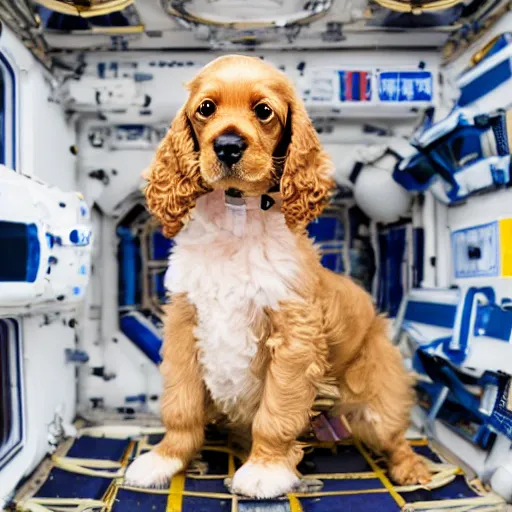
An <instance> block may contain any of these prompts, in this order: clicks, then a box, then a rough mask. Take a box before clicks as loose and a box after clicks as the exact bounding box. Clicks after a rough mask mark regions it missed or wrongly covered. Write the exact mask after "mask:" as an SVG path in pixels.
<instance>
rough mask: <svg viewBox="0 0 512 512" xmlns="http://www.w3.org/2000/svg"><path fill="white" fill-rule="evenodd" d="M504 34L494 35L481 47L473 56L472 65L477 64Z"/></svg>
mask: <svg viewBox="0 0 512 512" xmlns="http://www.w3.org/2000/svg"><path fill="white" fill-rule="evenodd" d="M502 35H503V34H498V35H497V36H494V37H493V38H492V39H491V40H490V41H489V42H488V43H487V44H486V45H485V46H484V47H483V48H480V50H478V51H477V52H476V53H474V54H473V57H471V65H472V66H476V65H477V64H478V63H479V62H480V61H481V60H482V59H483V58H484V57H485V56H486V55H487V54H488V53H489V50H490V49H491V48H492V47H493V45H494V43H496V41H497V40H498V39H499V38H500V37H501V36H502Z"/></svg>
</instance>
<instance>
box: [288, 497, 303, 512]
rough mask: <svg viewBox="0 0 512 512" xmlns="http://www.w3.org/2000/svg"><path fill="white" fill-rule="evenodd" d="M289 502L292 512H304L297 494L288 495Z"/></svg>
mask: <svg viewBox="0 0 512 512" xmlns="http://www.w3.org/2000/svg"><path fill="white" fill-rule="evenodd" d="M288 500H289V501H290V512H303V511H302V505H301V504H300V501H299V500H298V498H297V496H296V495H295V494H288Z"/></svg>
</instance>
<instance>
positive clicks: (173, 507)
mask: <svg viewBox="0 0 512 512" xmlns="http://www.w3.org/2000/svg"><path fill="white" fill-rule="evenodd" d="M184 490H185V473H178V474H177V475H175V476H174V477H173V479H172V480H171V488H170V489H169V498H168V499H167V509H166V512H181V505H182V503H183V491H184Z"/></svg>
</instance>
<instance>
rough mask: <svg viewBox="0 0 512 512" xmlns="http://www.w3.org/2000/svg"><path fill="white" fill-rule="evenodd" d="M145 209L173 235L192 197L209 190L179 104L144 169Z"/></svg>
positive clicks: (187, 211) (193, 203)
mask: <svg viewBox="0 0 512 512" xmlns="http://www.w3.org/2000/svg"><path fill="white" fill-rule="evenodd" d="M145 177H147V178H148V184H147V186H146V189H145V195H146V201H147V205H148V209H149V211H150V212H151V213H152V214H153V215H154V216H155V217H156V218H157V219H158V220H159V221H160V222H161V224H162V231H163V233H164V235H165V236H167V237H169V238H171V237H173V236H175V235H176V234H177V233H178V232H179V231H180V229H181V228H182V227H183V221H184V218H185V216H186V215H187V214H188V213H189V212H190V210H191V209H192V208H194V206H195V203H196V199H197V198H198V197H200V196H201V195H203V194H205V193H206V192H208V191H209V188H208V186H207V184H206V183H205V182H204V180H203V178H202V177H201V173H200V170H199V152H198V151H196V148H195V139H194V135H193V131H192V126H191V124H190V121H189V119H188V117H187V115H186V113H185V108H184V107H183V108H182V109H181V110H180V111H179V112H178V114H177V115H176V117H175V119H174V121H173V122H172V124H171V127H170V129H169V131H168V132H167V134H166V135H165V137H164V138H163V140H162V141H161V142H160V145H159V146H158V149H157V152H156V155H155V158H154V160H153V162H152V164H151V165H150V167H149V169H147V170H146V171H145Z"/></svg>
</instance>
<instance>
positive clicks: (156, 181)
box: [127, 56, 430, 498]
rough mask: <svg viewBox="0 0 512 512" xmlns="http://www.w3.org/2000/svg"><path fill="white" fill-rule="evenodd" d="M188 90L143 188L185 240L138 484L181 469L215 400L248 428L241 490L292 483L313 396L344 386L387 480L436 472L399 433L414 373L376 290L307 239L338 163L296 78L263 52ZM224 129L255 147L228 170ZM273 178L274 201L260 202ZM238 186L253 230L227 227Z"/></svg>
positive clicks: (230, 61)
mask: <svg viewBox="0 0 512 512" xmlns="http://www.w3.org/2000/svg"><path fill="white" fill-rule="evenodd" d="M188 89H189V93H190V94H189V98H188V101H187V103H186V104H185V106H184V107H183V108H182V109H181V110H180V112H179V113H178V115H177V117H176V119H175V120H174V122H173V124H172V126H171V128H170V130H169V132H168V133H167V135H166V137H165V138H164V140H163V141H162V143H161V144H160V147H159V148H158V151H157V154H156V157H155V160H154V162H153V164H152V165H151V167H150V169H149V172H148V173H147V175H148V180H149V183H148V186H147V189H146V197H147V203H148V206H149V209H150V211H151V212H152V213H153V214H154V215H155V216H156V217H157V218H158V219H159V220H160V222H161V223H162V226H163V229H164V233H165V234H166V235H167V236H172V237H175V242H176V246H175V249H174V252H173V255H172V256H171V258H170V270H169V272H170V274H169V278H168V280H167V284H168V286H169V288H170V291H171V294H172V298H171V303H170V305H169V306H167V309H168V314H167V318H166V327H165V342H164V348H163V356H164V361H163V363H162V367H161V369H162V374H163V377H164V381H165V388H164V393H163V398H162V417H163V421H164V424H165V426H166V428H167V433H166V435H165V437H164V439H163V441H162V442H161V443H160V444H159V445H158V446H157V447H156V448H155V449H154V451H153V452H151V453H149V454H146V455H144V456H142V457H141V458H139V459H138V460H136V461H135V462H134V464H133V465H132V466H131V467H130V468H129V470H128V473H127V479H128V481H130V482H131V483H134V484H144V485H151V484H156V483H158V482H160V481H161V479H162V476H164V477H171V476H172V474H173V473H174V472H176V471H178V470H179V469H180V468H183V467H185V466H186V464H187V463H188V462H189V461H190V460H191V458H192V457H193V456H194V455H195V454H196V452H197V451H198V450H199V449H200V448H201V445H202V443H203V439H204V433H203V431H204V425H205V423H206V422H207V421H208V419H209V418H210V417H211V416H210V414H209V411H211V410H212V408H213V409H216V410H217V411H219V412H221V413H222V414H224V415H225V416H227V417H228V418H229V419H230V420H231V421H232V422H233V423H235V424H236V425H238V426H239V427H240V428H244V429H246V430H247V431H250V432H251V433H252V448H251V451H250V455H249V459H248V461H247V462H246V464H245V465H244V466H243V467H242V468H241V469H240V470H239V471H238V472H237V473H236V474H235V476H234V478H233V490H234V491H235V492H239V493H241V494H246V495H249V496H254V497H258V498H269V497H274V496H277V495H279V494H282V493H286V492H289V491H291V490H292V489H293V487H294V486H295V485H296V484H297V481H298V480H297V479H298V476H297V471H296V466H297V464H298V463H299V461H300V460H301V458H302V450H301V448H300V446H299V444H298V442H297V438H298V436H300V435H301V433H303V431H304V430H305V429H306V428H307V427H308V424H309V413H310V411H311V407H312V404H313V401H314V399H315V396H316V394H317V391H318V389H320V388H322V386H324V385H325V383H326V382H329V383H332V382H336V385H337V386H338V388H339V391H340V396H341V402H342V408H343V411H342V412H343V413H344V414H345V415H346V417H347V418H348V420H349V422H350V424H351V427H352V430H353V432H354V435H355V436H357V437H358V438H360V439H361V440H363V441H364V442H365V443H367V444H368V445H370V446H371V447H372V448H373V449H375V450H376V451H378V452H381V453H382V454H384V455H385V456H386V457H387V460H388V463H389V468H390V475H391V477H392V478H393V479H394V480H395V481H396V482H398V483H400V484H411V483H418V482H419V483H425V482H427V481H428V480H429V479H430V475H429V472H428V470H427V468H426V467H425V465H424V464H423V462H422V461H421V459H419V458H418V456H417V455H416V454H415V453H414V452H413V451H412V449H411V448H410V446H409V444H408V443H407V441H406V440H405V437H404V433H405V431H406V429H407V427H408V425H409V410H410V407H411V406H412V403H413V393H412V382H411V380H410V378H409V376H408V375H407V373H406V371H405V369H404V368H403V365H402V361H401V357H400V354H399V353H398V350H397V349H396V348H395V347H393V346H392V344H391V343H390V341H389V338H388V334H387V329H388V326H387V321H386V320H385V319H384V318H382V317H380V316H378V315H377V314H376V312H375V309H374V307H373V304H372V301H371V297H370V296H369V295H368V294H367V293H366V292H365V291H363V290H362V289H361V288H360V287H358V286H357V285H356V284H354V283H353V282H352V281H351V280H350V279H348V278H346V277H342V276H338V275H335V274H333V273H331V272H330V271H328V270H326V269H325V268H323V267H322V266H321V264H320V261H319V255H318V253H317V251H316V249H315V248H314V247H313V245H312V243H311V241H310V240H309V239H308V238H307V236H306V232H305V228H306V226H307V224H308V223H309V222H311V221H312V220H313V219H314V218H316V217H317V216H318V215H319V214H320V213H321V211H322V209H323V208H324V206H325V205H326V204H327V201H328V195H329V191H330V190H331V187H332V178H331V173H332V163H331V161H330V159H329V157H328V156H327V154H326V153H325V152H324V151H323V149H322V147H321V145H320V142H319V140H318V137H317V134H316V132H315V129H314V127H313V126H312V123H311V121H310V119H309V117H308V115H307V112H306V109H305V107H304V105H303V103H302V101H301V100H300V99H299V98H298V97H297V95H296V93H295V90H294V87H293V85H292V84H291V82H290V81H289V80H288V79H287V78H286V76H285V75H284V74H283V73H281V72H279V71H277V70H276V69H275V68H273V67H272V66H270V65H269V64H266V63H265V62H263V61H261V60H259V59H256V58H251V57H245V56H229V57H224V58H220V59H217V60H215V61H214V62H213V63H211V64H209V65H208V66H206V67H205V68H204V69H203V70H202V71H201V72H200V73H199V75H198V76H197V77H196V78H195V79H194V80H193V81H192V82H191V83H190V84H189V86H188ZM205 102H207V105H206V106H207V107H208V108H205V107H204V106H205ZM258 105H265V107H264V108H265V112H266V114H269V111H270V114H269V116H268V117H267V116H266V114H265V116H261V115H258V108H257V107H258ZM263 117H264V118H263ZM226 133H231V134H233V133H235V134H237V135H238V136H239V137H240V138H241V139H242V140H243V141H244V146H245V147H244V151H243V155H242V157H241V158H240V160H239V161H238V162H236V163H234V164H233V165H231V166H226V165H224V164H223V163H222V162H220V161H219V158H218V157H217V154H216V153H215V148H214V142H215V140H217V138H218V137H219V136H220V135H222V134H226ZM277 181H279V182H280V194H278V195H277V196H276V201H277V203H276V205H275V206H274V207H273V208H271V209H270V210H269V211H265V212H263V211H261V210H260V209H259V208H255V209H254V208H253V209H251V208H249V206H250V205H251V204H252V203H251V201H252V199H253V197H255V198H256V203H255V204H257V200H258V197H259V195H261V194H263V193H266V192H267V191H268V190H269V188H270V187H271V186H272V185H274V184H276V183H277ZM228 188H236V189H238V190H241V191H242V192H243V193H244V195H245V196H246V197H247V201H248V210H247V218H246V225H245V231H244V232H243V234H242V235H240V234H237V235H235V234H233V233H232V232H231V230H230V226H231V224H229V222H230V221H231V217H230V216H229V214H227V213H226V211H227V210H226V209H225V205H224V199H223V197H224V194H223V191H224V190H226V189H228ZM189 217H190V218H191V220H190V223H189V224H188V225H187V226H186V228H185V229H183V230H182V228H183V226H184V224H186V220H187V219H188V218H189ZM180 230H181V231H180ZM147 475H150V477H148V476H147ZM151 475H154V477H151Z"/></svg>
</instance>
